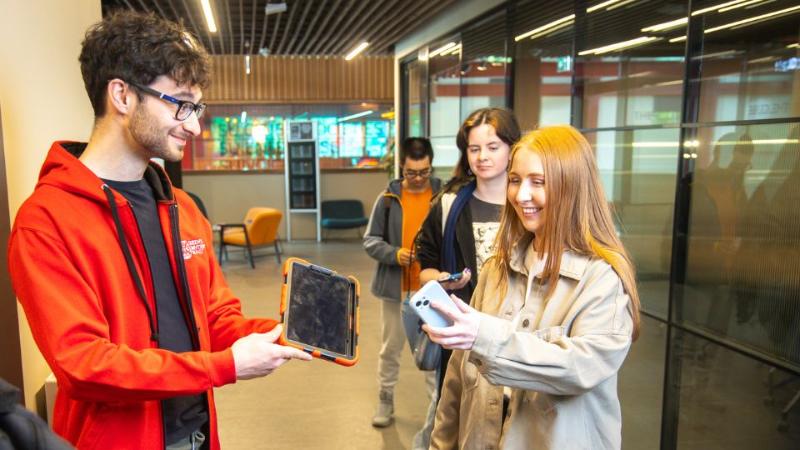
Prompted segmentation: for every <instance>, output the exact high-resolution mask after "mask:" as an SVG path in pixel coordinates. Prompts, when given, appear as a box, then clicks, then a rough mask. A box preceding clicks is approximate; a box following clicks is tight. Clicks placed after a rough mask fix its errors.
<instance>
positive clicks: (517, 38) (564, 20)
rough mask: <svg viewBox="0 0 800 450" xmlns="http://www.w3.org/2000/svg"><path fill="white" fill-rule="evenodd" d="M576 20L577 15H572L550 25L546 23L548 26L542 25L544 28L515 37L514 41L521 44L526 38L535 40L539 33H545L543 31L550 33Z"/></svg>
mask: <svg viewBox="0 0 800 450" xmlns="http://www.w3.org/2000/svg"><path fill="white" fill-rule="evenodd" d="M574 20H575V14H570V15H568V16H565V17H562V18H560V19H557V20H554V21H552V22H550V23H546V24H544V25H542V26H540V27H538V28H534V29H532V30H531V31H528V32H525V33H522V34H520V35H519V36H517V37H515V38H514V41H515V42H519V41H521V40H523V39H525V38H526V37H530V38H531V39H534V38H536V37H538V36H537V35H538V34H539V33H541V32H543V31H548V30H550V29H551V28H554V27H558V25H563V24H565V23H570V22H573V21H574ZM551 31H552V30H551Z"/></svg>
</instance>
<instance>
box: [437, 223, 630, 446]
mask: <svg viewBox="0 0 800 450" xmlns="http://www.w3.org/2000/svg"><path fill="white" fill-rule="evenodd" d="M520 247H521V248H520ZM520 247H518V248H517V249H516V250H517V251H516V252H515V256H514V257H513V258H512V261H511V263H510V265H511V268H512V272H511V273H510V274H509V279H508V283H509V284H508V291H507V294H506V296H505V298H498V296H497V289H496V287H497V282H498V278H499V273H500V270H502V269H499V268H498V267H497V264H496V263H495V262H494V260H493V259H491V260H489V262H487V264H486V265H485V266H484V268H483V271H482V272H481V276H480V277H479V279H478V286H477V288H476V290H475V294H474V295H473V297H472V303H473V306H474V307H475V308H476V309H477V310H479V311H482V312H483V313H484V314H483V315H482V316H481V322H480V325H479V327H478V336H477V339H476V340H475V344H474V345H473V347H472V350H471V351H454V352H453V356H452V358H450V362H449V365H448V367H447V375H446V377H445V380H444V384H443V387H442V397H441V400H440V401H439V406H438V408H437V410H436V422H435V423H436V425H435V428H434V430H433V434H432V435H431V448H432V449H456V448H459V449H481V450H484V449H533V450H536V449H581V450H583V449H585V450H600V449H619V448H620V447H621V445H622V415H621V411H620V404H619V398H618V397H617V372H618V371H619V368H620V366H621V365H622V362H623V361H624V360H625V356H626V355H627V353H628V349H629V348H630V344H631V333H632V331H633V319H632V317H631V314H630V309H629V308H630V297H628V294H626V293H625V291H624V290H623V288H622V282H621V281H620V279H619V277H618V276H617V274H616V272H614V270H613V269H612V268H611V266H610V265H609V264H608V263H606V262H605V261H603V260H600V259H596V258H588V257H586V256H581V255H578V254H575V253H572V252H565V253H564V254H563V256H562V259H561V267H560V270H559V274H560V277H559V279H558V282H557V284H556V288H555V291H554V293H553V295H552V297H550V299H549V300H548V301H547V302H545V301H544V300H543V294H544V292H546V289H547V286H543V287H541V288H540V287H539V286H538V285H537V284H536V283H532V284H531V283H530V281H531V280H530V278H529V273H528V272H529V270H528V269H529V268H532V269H531V270H530V272H531V275H532V276H533V277H537V278H538V277H539V276H540V274H541V268H542V262H540V261H537V259H538V258H536V256H535V252H533V250H532V248H531V246H530V239H528V240H527V241H525V240H523V242H521V243H520ZM529 286H530V288H529ZM504 386H507V387H509V388H511V399H510V403H509V408H508V414H509V415H508V418H506V421H505V424H503V423H502V405H503V387H504Z"/></svg>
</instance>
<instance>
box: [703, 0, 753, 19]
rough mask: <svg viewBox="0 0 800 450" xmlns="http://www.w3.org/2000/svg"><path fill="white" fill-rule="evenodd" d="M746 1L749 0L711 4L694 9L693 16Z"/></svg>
mask: <svg viewBox="0 0 800 450" xmlns="http://www.w3.org/2000/svg"><path fill="white" fill-rule="evenodd" d="M746 1H747V0H733V1H731V2H725V3H720V4H718V5H714V6H709V7H707V8H703V9H698V10H697V11H692V15H693V16H699V15H700V14H705V13H707V12H710V11H716V10H718V9H722V8H724V7H726V6H731V5H735V4H737V3H744V2H746Z"/></svg>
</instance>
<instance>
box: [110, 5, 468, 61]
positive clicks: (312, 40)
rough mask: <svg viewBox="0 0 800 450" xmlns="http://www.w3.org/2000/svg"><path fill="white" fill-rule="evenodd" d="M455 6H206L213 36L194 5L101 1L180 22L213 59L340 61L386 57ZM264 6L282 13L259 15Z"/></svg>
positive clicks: (116, 7) (262, 12)
mask: <svg viewBox="0 0 800 450" xmlns="http://www.w3.org/2000/svg"><path fill="white" fill-rule="evenodd" d="M454 2H455V0H285V2H278V1H276V0H211V7H212V9H213V10H214V17H215V19H216V23H217V29H218V31H217V32H216V33H213V34H212V33H209V32H208V28H207V26H206V21H205V17H204V16H203V11H202V8H201V6H200V0H102V6H103V14H108V13H110V12H111V11H115V10H117V9H120V8H122V9H132V10H136V11H152V12H154V13H156V14H158V15H160V16H161V17H164V18H166V19H169V20H173V21H180V22H183V24H184V25H185V26H186V27H187V28H189V29H190V30H191V31H193V32H194V34H195V35H196V36H197V37H198V38H199V39H200V40H201V41H202V42H203V44H204V45H205V47H206V48H207V49H208V50H209V52H211V53H212V54H216V55H248V54H253V55H255V54H259V52H262V53H267V54H269V55H331V56H342V55H345V54H347V53H348V52H349V51H350V50H352V49H353V48H355V47H356V46H357V45H358V44H359V43H361V42H362V41H367V42H369V44H370V45H369V47H367V50H365V51H364V54H367V55H387V54H391V53H392V52H393V51H392V46H393V45H394V44H395V43H396V42H397V41H399V40H400V39H401V38H402V37H403V36H405V35H407V34H408V33H410V32H411V31H413V30H414V29H415V28H416V27H418V26H419V25H422V24H424V23H425V22H426V21H427V20H429V19H430V18H431V17H433V16H434V15H436V14H437V13H439V12H440V11H441V10H442V9H444V8H445V7H447V6H448V5H451V4H453V3H454ZM267 3H272V4H275V3H286V6H287V9H286V11H284V12H282V13H278V14H270V15H266V14H264V9H265V7H266V5H267Z"/></svg>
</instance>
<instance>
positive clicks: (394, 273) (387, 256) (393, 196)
mask: <svg viewBox="0 0 800 450" xmlns="http://www.w3.org/2000/svg"><path fill="white" fill-rule="evenodd" d="M402 182H403V180H402V179H397V180H392V181H391V182H390V183H389V186H388V187H387V188H386V190H385V191H383V192H381V193H380V195H378V198H377V199H376V200H375V205H373V206H372V213H371V214H370V217H369V224H368V225H367V232H366V233H365V234H364V250H366V251H367V254H368V255H369V256H371V257H372V258H373V259H375V260H377V261H378V267H377V269H376V270H375V276H374V277H373V278H372V294H373V295H375V296H376V297H379V298H381V299H383V300H388V301H394V302H399V301H400V296H401V295H402V292H400V291H401V288H402V286H401V283H402V277H403V270H402V266H401V265H400V264H399V263H398V262H397V251H398V250H399V249H400V247H401V246H402V244H403V208H402V206H400V194H401V192H402V190H403V187H402ZM441 187H442V180H440V179H438V178H431V189H432V190H433V195H434V196H435V195H436V193H438V192H439V189H441ZM387 208H388V215H387ZM387 217H388V222H387Z"/></svg>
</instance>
